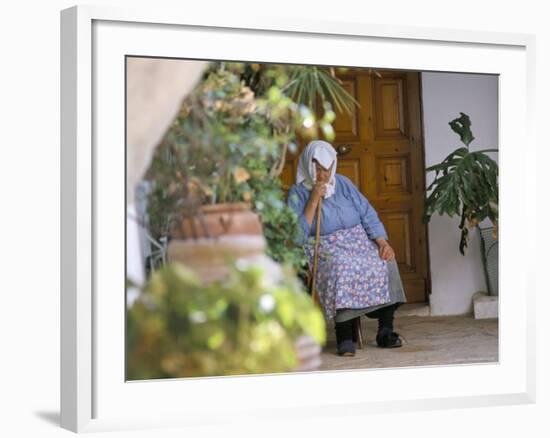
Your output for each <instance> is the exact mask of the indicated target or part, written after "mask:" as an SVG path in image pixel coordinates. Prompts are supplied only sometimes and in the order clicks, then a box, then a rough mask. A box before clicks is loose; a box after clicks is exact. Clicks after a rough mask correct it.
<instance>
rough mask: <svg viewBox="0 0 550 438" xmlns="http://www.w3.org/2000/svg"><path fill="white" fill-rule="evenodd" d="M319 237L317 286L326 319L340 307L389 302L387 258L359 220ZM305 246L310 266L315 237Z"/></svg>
mask: <svg viewBox="0 0 550 438" xmlns="http://www.w3.org/2000/svg"><path fill="white" fill-rule="evenodd" d="M319 239H320V240H319V260H318V266H317V279H316V289H317V293H318V294H319V299H320V301H321V305H322V307H323V311H324V314H325V319H326V320H327V321H328V320H331V319H333V318H334V317H335V315H336V311H337V310H339V309H364V308H368V307H371V306H379V305H381V304H386V303H390V302H391V297H390V291H389V280H388V267H387V262H386V261H384V260H383V259H382V258H381V257H380V255H379V250H378V245H377V244H376V243H375V242H374V241H372V240H371V239H369V238H368V236H367V234H366V232H365V230H364V229H363V226H362V225H361V224H358V225H356V226H354V227H352V228H346V229H343V230H338V231H336V232H334V233H332V234H328V235H325V236H320V238H319ZM304 249H305V251H306V254H307V256H308V257H309V266H310V267H311V269H313V252H314V239H310V242H308V243H307V244H306V245H305V246H304Z"/></svg>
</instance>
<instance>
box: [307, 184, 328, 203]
mask: <svg viewBox="0 0 550 438" xmlns="http://www.w3.org/2000/svg"><path fill="white" fill-rule="evenodd" d="M326 193H327V184H326V182H323V181H317V182H316V183H315V185H314V186H313V188H312V189H311V197H312V198H313V200H314V201H318V200H319V199H321V198H323V197H324V196H325V194H326Z"/></svg>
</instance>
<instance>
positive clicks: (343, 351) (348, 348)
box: [338, 339, 355, 357]
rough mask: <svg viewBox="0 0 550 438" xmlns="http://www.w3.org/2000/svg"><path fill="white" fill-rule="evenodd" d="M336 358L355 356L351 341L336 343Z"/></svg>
mask: <svg viewBox="0 0 550 438" xmlns="http://www.w3.org/2000/svg"><path fill="white" fill-rule="evenodd" d="M338 356H347V357H351V356H355V344H354V343H353V341H352V340H351V339H344V340H343V341H341V342H338Z"/></svg>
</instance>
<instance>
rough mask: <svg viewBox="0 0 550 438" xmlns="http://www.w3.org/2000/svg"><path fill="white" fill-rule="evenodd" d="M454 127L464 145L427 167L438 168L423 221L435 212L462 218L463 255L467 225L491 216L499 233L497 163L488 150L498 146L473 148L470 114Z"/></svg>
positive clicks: (494, 233) (495, 231) (427, 199)
mask: <svg viewBox="0 0 550 438" xmlns="http://www.w3.org/2000/svg"><path fill="white" fill-rule="evenodd" d="M449 125H450V127H451V129H452V130H453V131H454V132H456V133H457V134H458V135H459V136H460V140H461V141H462V143H463V144H464V147H459V148H457V149H456V150H454V151H453V152H451V153H450V154H449V155H448V156H447V157H446V158H445V159H444V160H443V161H442V162H441V163H439V164H436V165H433V166H430V167H428V168H426V171H427V172H430V171H435V178H434V180H433V181H432V183H431V184H430V185H429V187H428V189H427V191H430V190H432V191H431V193H430V195H429V196H427V198H426V201H425V214H424V223H427V222H428V221H429V220H430V218H431V216H432V215H433V214H434V213H436V212H437V213H439V214H440V215H443V214H447V215H448V216H450V217H453V216H455V215H456V216H459V217H460V224H459V229H460V243H459V250H460V253H461V254H462V255H464V248H466V247H467V245H468V233H469V231H468V228H473V227H475V226H477V225H478V224H479V223H480V222H481V221H482V220H484V219H486V218H488V219H489V220H490V221H491V222H492V224H493V237H494V238H495V239H496V237H497V233H498V164H497V163H496V162H495V161H494V160H493V159H492V158H491V157H489V156H488V155H487V154H486V152H498V149H483V150H478V151H471V150H470V148H469V147H470V143H471V142H472V141H473V140H474V136H473V134H472V131H471V129H470V126H471V122H470V117H469V116H468V115H467V114H464V113H462V112H461V113H460V117H458V118H456V119H454V120H452V121H450V122H449Z"/></svg>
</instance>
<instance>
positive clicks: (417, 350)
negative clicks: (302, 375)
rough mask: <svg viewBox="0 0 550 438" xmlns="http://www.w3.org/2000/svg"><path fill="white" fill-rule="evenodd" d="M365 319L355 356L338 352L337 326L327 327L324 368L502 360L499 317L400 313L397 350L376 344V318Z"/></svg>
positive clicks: (323, 359) (396, 329)
mask: <svg viewBox="0 0 550 438" xmlns="http://www.w3.org/2000/svg"><path fill="white" fill-rule="evenodd" d="M361 321H362V322H361V325H362V327H363V337H364V339H365V345H364V347H363V349H362V350H359V349H358V350H357V352H356V355H355V357H340V356H338V355H337V354H336V340H335V337H334V328H333V327H332V326H329V327H327V330H328V342H327V345H326V346H325V347H324V349H323V353H322V365H321V367H320V368H319V369H320V370H343V369H358V368H387V367H409V366H421V365H445V364H468V363H479V362H498V319H482V320H475V319H474V318H473V317H472V316H400V317H397V318H396V320H395V322H394V330H395V331H396V332H397V333H399V334H400V335H402V337H403V338H404V339H403V346H402V347H401V348H393V349H383V348H378V347H377V346H376V342H375V337H376V329H377V321H376V320H373V319H369V318H366V317H362V318H361Z"/></svg>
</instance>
